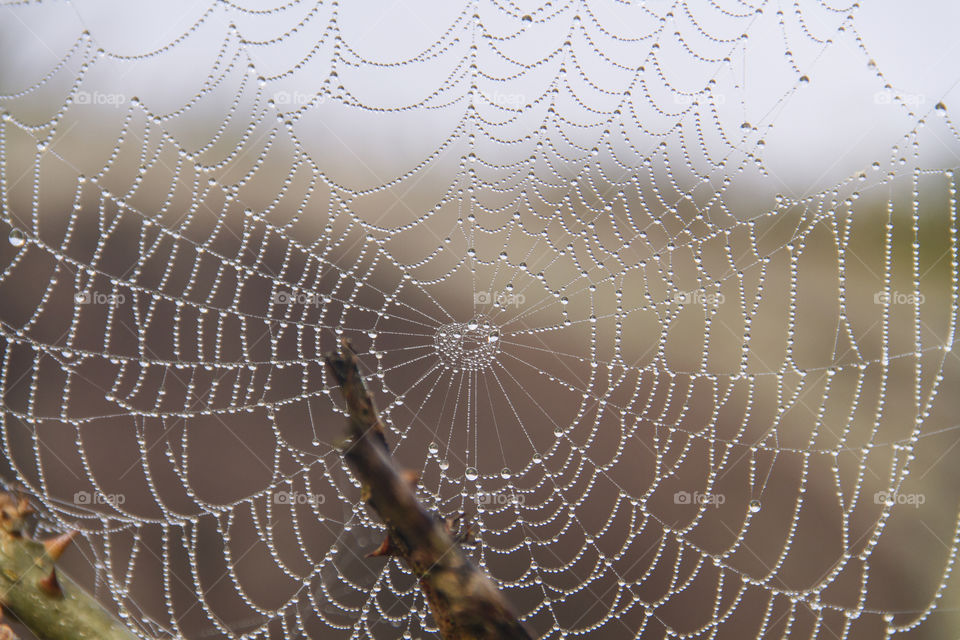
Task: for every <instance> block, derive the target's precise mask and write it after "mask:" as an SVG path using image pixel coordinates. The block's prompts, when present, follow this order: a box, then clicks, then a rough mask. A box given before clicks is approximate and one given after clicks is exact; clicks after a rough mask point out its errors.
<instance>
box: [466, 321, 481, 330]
mask: <svg viewBox="0 0 960 640" xmlns="http://www.w3.org/2000/svg"><path fill="white" fill-rule="evenodd" d="M479 326H480V325H479V324H478V323H477V321H476V320H471V321H470V322H468V323H467V329H470V331H475V330H476V329H477V327H479Z"/></svg>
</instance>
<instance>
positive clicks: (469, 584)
mask: <svg viewBox="0 0 960 640" xmlns="http://www.w3.org/2000/svg"><path fill="white" fill-rule="evenodd" d="M326 361H327V366H328V367H329V368H330V371H331V373H332V374H333V376H334V378H336V380H337V383H338V384H339V385H340V390H341V391H342V392H343V397H344V399H345V400H346V402H347V409H348V411H349V413H350V420H349V428H350V441H349V443H348V444H347V446H346V447H345V449H344V451H343V455H344V457H345V458H346V460H347V462H348V463H349V464H350V466H351V468H352V469H353V470H354V472H355V473H356V474H357V476H358V477H359V478H360V481H361V484H362V487H363V489H362V490H363V499H364V500H365V501H366V503H367V504H368V505H370V507H371V508H372V509H373V510H374V511H376V512H377V514H378V515H379V516H380V518H381V519H382V520H383V522H384V524H386V526H387V535H388V540H386V541H384V544H383V545H381V546H380V548H379V549H377V550H376V551H374V552H373V553H372V554H371V555H397V556H400V557H402V558H403V560H404V561H405V562H406V564H407V565H408V566H409V567H410V569H411V570H412V571H413V573H414V574H416V576H417V577H418V578H419V579H420V587H421V589H423V593H424V595H425V596H426V599H427V602H428V603H429V605H430V610H431V612H432V613H433V618H434V620H435V621H436V623H437V626H438V627H439V629H440V633H441V635H442V636H443V637H444V638H445V639H446V640H473V639H477V640H479V639H487V638H490V639H493V638H497V639H505V640H510V639H527V640H529V638H530V634H529V633H528V632H527V630H526V629H525V628H524V627H523V625H522V624H521V623H520V622H519V621H518V620H517V616H516V614H515V613H514V612H513V610H512V608H511V607H510V605H509V604H508V603H507V601H506V599H505V598H504V597H503V595H502V594H501V593H500V592H499V591H498V590H497V588H496V586H495V585H494V584H493V582H492V581H491V580H490V578H488V577H487V576H486V575H484V573H483V572H481V571H479V570H478V569H477V568H476V567H474V566H473V563H471V562H470V560H469V559H468V558H467V557H466V555H464V553H463V551H461V549H460V547H459V546H458V545H457V544H456V542H455V541H454V538H453V537H452V535H451V534H452V529H453V527H454V526H455V521H444V520H442V519H440V518H439V517H437V516H435V515H433V514H431V513H430V512H428V511H427V510H426V509H425V508H424V507H423V506H422V505H421V504H420V502H419V501H418V500H417V497H416V495H415V493H414V490H413V487H412V483H411V482H410V480H411V478H409V477H407V478H405V477H404V475H405V474H404V472H402V471H400V470H399V469H398V468H397V466H396V464H395V463H394V461H393V458H392V456H391V455H390V449H389V446H388V445H387V440H386V436H385V430H384V428H383V423H382V422H381V421H380V418H379V416H378V415H377V410H376V406H375V405H374V401H373V397H372V396H371V395H370V392H369V391H367V388H366V386H365V385H364V384H363V378H362V377H361V375H360V370H359V368H358V366H357V357H356V354H355V353H354V351H353V348H352V347H351V345H350V343H349V341H347V340H346V339H344V340H343V341H342V343H341V350H340V353H331V354H328V355H327V356H326Z"/></svg>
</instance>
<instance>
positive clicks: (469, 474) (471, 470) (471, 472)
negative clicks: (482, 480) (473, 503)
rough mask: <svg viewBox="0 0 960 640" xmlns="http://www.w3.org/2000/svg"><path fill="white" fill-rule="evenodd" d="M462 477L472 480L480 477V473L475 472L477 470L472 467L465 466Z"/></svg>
mask: <svg viewBox="0 0 960 640" xmlns="http://www.w3.org/2000/svg"><path fill="white" fill-rule="evenodd" d="M463 477H464V478H466V479H467V480H470V481H473V480H476V479H477V478H478V477H480V474H479V473H477V470H476V469H474V468H473V467H467V470H466V471H464V472H463Z"/></svg>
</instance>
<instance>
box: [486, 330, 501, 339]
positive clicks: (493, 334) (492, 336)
mask: <svg viewBox="0 0 960 640" xmlns="http://www.w3.org/2000/svg"><path fill="white" fill-rule="evenodd" d="M499 339H500V332H499V331H498V330H496V329H494V330H493V331H491V332H490V335H488V336H487V342H496V341H497V340H499Z"/></svg>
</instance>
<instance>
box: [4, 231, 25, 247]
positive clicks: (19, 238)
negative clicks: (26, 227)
mask: <svg viewBox="0 0 960 640" xmlns="http://www.w3.org/2000/svg"><path fill="white" fill-rule="evenodd" d="M7 239H8V240H10V244H12V245H13V246H15V247H22V246H23V244H24V243H25V242H26V241H27V238H26V236H24V235H23V231H20V229H11V230H10V235H9V236H8V238H7Z"/></svg>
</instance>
